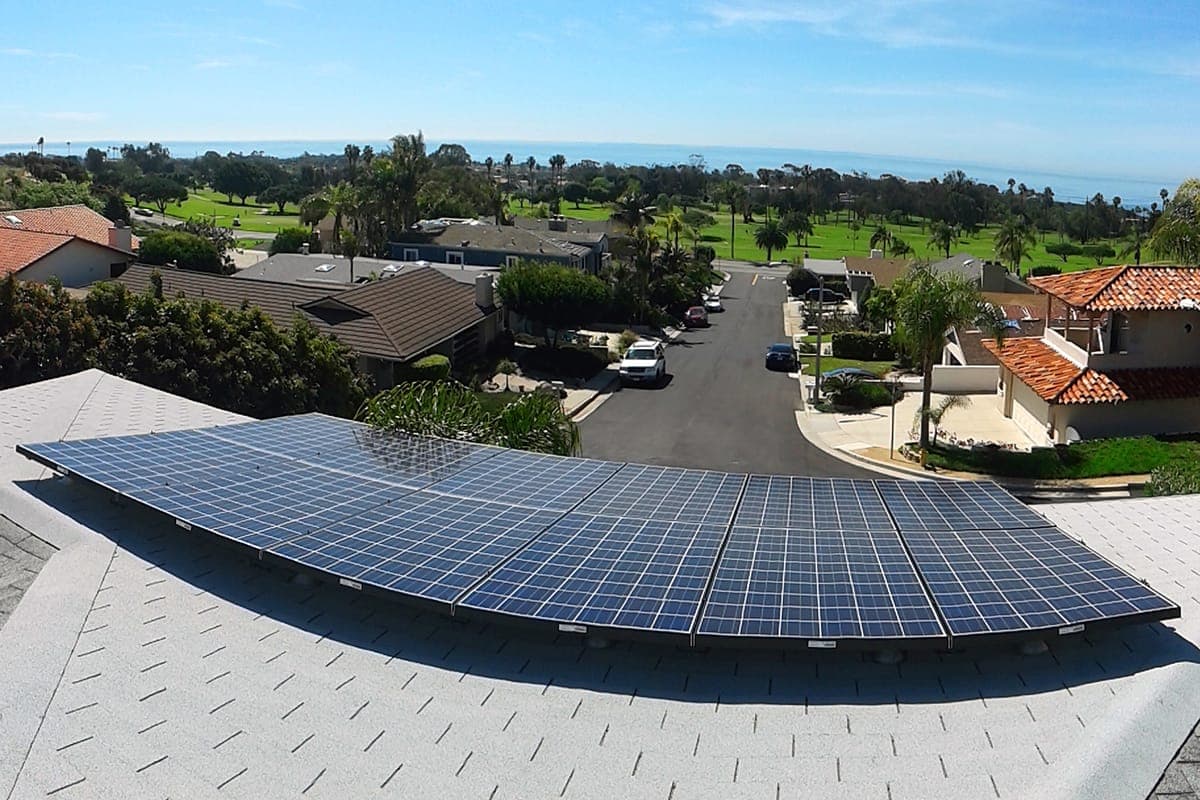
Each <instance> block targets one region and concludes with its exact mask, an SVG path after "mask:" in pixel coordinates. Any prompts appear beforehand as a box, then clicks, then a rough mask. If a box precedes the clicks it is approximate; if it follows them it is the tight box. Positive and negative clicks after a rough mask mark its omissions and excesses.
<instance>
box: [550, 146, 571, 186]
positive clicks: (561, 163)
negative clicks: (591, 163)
mask: <svg viewBox="0 0 1200 800" xmlns="http://www.w3.org/2000/svg"><path fill="white" fill-rule="evenodd" d="M566 166H567V157H566V156H564V155H563V154H562V153H555V154H554V155H552V156H550V176H551V178H552V179H553V180H554V185H555V186H558V185H559V184H560V183H562V176H563V168H564V167H566Z"/></svg>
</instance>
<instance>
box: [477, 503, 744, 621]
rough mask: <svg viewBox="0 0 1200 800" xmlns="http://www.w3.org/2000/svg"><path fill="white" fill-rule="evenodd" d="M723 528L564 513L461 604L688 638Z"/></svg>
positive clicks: (515, 613)
mask: <svg viewBox="0 0 1200 800" xmlns="http://www.w3.org/2000/svg"><path fill="white" fill-rule="evenodd" d="M724 536H725V528H724V527H723V526H719V525H704V524H699V523H695V522H688V523H682V522H664V521H661V520H632V519H623V518H619V517H596V516H591V515H588V514H579V513H573V514H568V515H567V516H566V517H564V518H563V519H562V520H561V521H560V522H558V523H557V524H555V525H554V526H552V527H551V528H550V529H549V530H548V531H546V533H544V534H543V535H542V536H540V537H538V538H537V539H535V540H534V541H533V542H532V543H531V544H530V545H529V547H527V548H525V549H524V550H522V551H521V552H520V553H518V554H517V555H516V556H515V557H514V558H512V559H510V560H509V561H508V562H506V563H505V564H504V565H503V566H501V567H500V568H499V569H497V570H496V571H495V572H494V573H493V574H492V575H490V576H489V577H488V578H487V579H486V580H484V581H483V583H481V584H480V585H479V586H477V587H476V588H475V589H474V590H473V591H471V592H470V593H469V594H468V595H467V596H466V597H464V598H463V599H462V600H461V601H460V605H462V606H466V607H468V608H477V609H487V610H492V611H500V612H503V613H506V614H514V615H517V616H521V617H531V618H534V619H541V620H548V621H552V622H559V623H571V624H578V625H602V626H612V627H617V628H634V629H640V630H653V631H660V632H664V633H688V632H689V631H690V630H691V626H692V622H693V620H694V619H695V616H696V612H697V610H698V609H699V607H700V601H701V599H702V597H703V594H704V587H705V586H706V585H707V583H708V577H709V575H710V574H711V572H712V568H713V563H714V562H715V561H716V557H717V552H718V550H719V549H720V546H721V540H722V539H723V538H724Z"/></svg>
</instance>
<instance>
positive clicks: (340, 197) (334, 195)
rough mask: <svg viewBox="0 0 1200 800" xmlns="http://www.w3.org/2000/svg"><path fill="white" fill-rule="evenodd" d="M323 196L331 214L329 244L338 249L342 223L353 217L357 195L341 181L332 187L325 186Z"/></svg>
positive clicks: (340, 241) (349, 186)
mask: <svg viewBox="0 0 1200 800" xmlns="http://www.w3.org/2000/svg"><path fill="white" fill-rule="evenodd" d="M324 196H325V202H326V203H327V204H328V207H329V213H330V214H333V242H331V244H332V245H333V246H334V247H340V246H341V243H342V223H343V222H344V221H345V219H346V218H347V217H352V216H354V212H355V209H356V207H357V204H358V197H357V193H356V192H355V191H354V187H353V186H351V185H350V184H348V183H346V182H345V181H342V182H341V183H335V184H333V185H332V186H326V187H325V191H324Z"/></svg>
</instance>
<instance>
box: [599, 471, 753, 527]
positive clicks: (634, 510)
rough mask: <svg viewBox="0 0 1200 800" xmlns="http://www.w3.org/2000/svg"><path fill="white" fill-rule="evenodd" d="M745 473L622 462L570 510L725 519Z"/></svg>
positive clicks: (675, 519) (713, 520)
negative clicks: (609, 476)
mask: <svg viewBox="0 0 1200 800" xmlns="http://www.w3.org/2000/svg"><path fill="white" fill-rule="evenodd" d="M745 480H746V476H745V475H736V474H730V473H726V472H709V471H706V470H698V469H680V468H678V467H652V466H647V465H645V464H626V465H625V466H624V467H622V468H621V469H620V471H618V472H617V474H615V475H613V476H612V477H611V478H609V480H608V481H607V482H606V483H605V484H604V485H603V486H601V487H600V488H599V489H597V490H596V491H595V492H594V493H592V495H591V496H590V497H588V499H587V500H585V501H584V502H583V503H581V504H580V505H579V507H578V508H577V509H576V511H579V512H580V513H582V514H596V515H600V516H616V517H632V518H637V519H654V520H661V521H665V522H703V523H707V524H714V525H728V524H729V521H730V520H731V519H732V518H733V510H734V508H735V507H736V506H737V501H738V497H739V496H740V494H741V491H742V485H743V484H744V483H745Z"/></svg>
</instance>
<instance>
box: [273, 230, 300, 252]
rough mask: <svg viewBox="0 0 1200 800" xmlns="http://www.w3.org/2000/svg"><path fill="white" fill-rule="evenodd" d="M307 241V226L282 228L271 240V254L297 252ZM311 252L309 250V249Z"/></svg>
mask: <svg viewBox="0 0 1200 800" xmlns="http://www.w3.org/2000/svg"><path fill="white" fill-rule="evenodd" d="M308 241H309V233H308V228H284V229H283V230H281V231H280V232H279V233H277V234H275V238H274V239H272V240H271V248H270V250H269V251H268V252H269V253H270V254H271V255H275V254H276V253H299V252H300V248H301V246H302V245H304V244H306V243H307V242H308ZM310 252H311V250H310Z"/></svg>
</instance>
